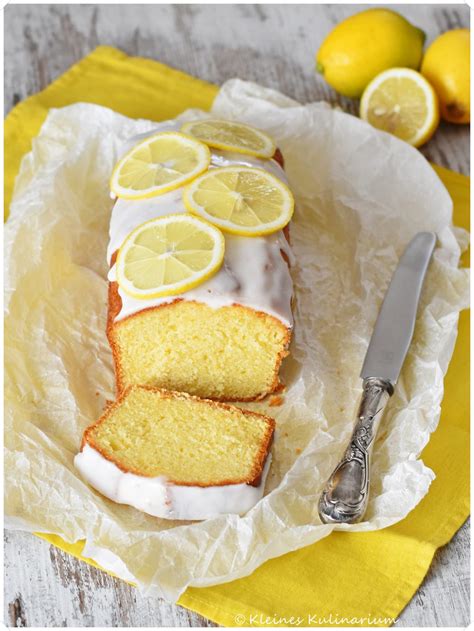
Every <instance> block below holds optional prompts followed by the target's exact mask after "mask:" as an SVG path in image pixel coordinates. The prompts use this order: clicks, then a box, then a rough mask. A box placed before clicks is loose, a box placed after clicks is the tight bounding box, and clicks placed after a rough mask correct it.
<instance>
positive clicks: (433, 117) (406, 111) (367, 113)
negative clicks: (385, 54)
mask: <svg viewBox="0 0 474 631" xmlns="http://www.w3.org/2000/svg"><path fill="white" fill-rule="evenodd" d="M360 117H361V118H362V119H364V120H365V121H367V122H369V123H370V124H371V125H373V126H374V127H377V128H378V129H383V130H384V131H388V132H389V133H391V134H393V135H394V136H398V138H401V139H402V140H405V141H406V142H408V143H409V144H410V145H413V146H414V147H419V146H420V145H422V144H424V143H425V142H427V141H428V140H429V139H430V138H431V136H432V135H433V134H434V132H435V131H436V128H437V127H438V124H439V107H438V99H437V96H436V94H435V91H434V90H433V88H432V87H431V85H430V84H429V83H428V81H427V80H426V79H425V78H424V77H423V76H422V75H421V74H420V73H419V72H416V71H415V70H410V69H409V68H390V69H389V70H385V71H384V72H381V73H380V74H379V75H378V76H377V77H375V79H373V80H372V81H371V82H370V83H369V85H368V86H367V88H366V89H365V92H364V94H363V95H362V99H361V102H360Z"/></svg>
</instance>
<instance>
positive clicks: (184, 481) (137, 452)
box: [74, 386, 275, 520]
mask: <svg viewBox="0 0 474 631" xmlns="http://www.w3.org/2000/svg"><path fill="white" fill-rule="evenodd" d="M274 427H275V422H274V420H273V419H271V418H270V417H267V416H264V415H262V414H257V413H256V412H251V411H248V410H241V409H240V408H237V407H235V406H230V405H226V404H223V403H217V402H215V401H209V400H203V399H199V398H197V397H193V396H190V395H187V394H184V393H177V392H169V391H166V390H160V389H154V388H147V387H142V386H132V387H131V388H128V389H127V390H126V391H124V392H123V394H122V395H121V396H120V398H119V399H118V400H117V401H116V402H115V403H113V404H112V405H111V406H110V407H109V408H107V410H106V411H105V413H104V415H103V416H102V417H101V418H100V419H99V420H98V421H97V422H96V423H95V424H93V425H91V426H90V427H88V428H87V429H86V430H85V432H84V436H83V440H82V446H81V451H80V453H79V454H77V455H76V457H75V460H74V464H75V466H76V468H77V469H78V470H79V472H80V473H81V475H82V476H83V478H84V479H85V480H87V482H89V484H90V485H91V486H93V487H94V488H95V489H97V490H98V491H99V492H100V493H102V494H103V495H105V496H106V497H108V498H110V499H111V500H113V501H115V502H118V503H120V504H128V505H130V506H133V507H135V508H137V509H138V510H141V511H143V512H145V513H148V514H150V515H153V516H155V517H162V518H165V519H189V520H193V519H208V518H211V517H215V516H217V515H221V514H226V513H237V514H243V513H245V512H247V511H248V510H249V509H250V508H252V506H254V505H255V504H256V503H257V502H258V501H259V500H260V498H261V497H262V495H263V490H264V485H265V477H266V475H267V473H268V469H269V467H270V459H271V456H270V454H269V450H270V446H271V442H272V437H273V432H274Z"/></svg>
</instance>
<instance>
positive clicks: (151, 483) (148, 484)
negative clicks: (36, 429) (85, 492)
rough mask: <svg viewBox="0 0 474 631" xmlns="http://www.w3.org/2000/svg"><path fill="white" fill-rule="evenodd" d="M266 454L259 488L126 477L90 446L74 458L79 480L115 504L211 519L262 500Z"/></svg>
mask: <svg viewBox="0 0 474 631" xmlns="http://www.w3.org/2000/svg"><path fill="white" fill-rule="evenodd" d="M270 462H271V455H270V454H269V455H268V457H267V460H266V462H265V466H264V468H263V471H262V477H261V481H260V484H259V485H258V486H251V485H249V484H227V485H223V486H207V487H200V486H182V485H176V484H170V483H169V482H168V481H167V480H166V478H165V477H163V476H159V477H153V478H149V477H145V476H141V475H136V474H134V473H125V472H124V471H122V470H121V469H119V467H117V466H116V465H115V464H114V463H113V462H111V461H110V460H107V459H106V458H104V456H102V454H100V453H99V452H98V451H97V450H96V449H94V448H93V447H91V446H90V445H88V444H86V445H84V448H83V450H82V451H81V452H80V453H78V454H77V455H76V457H75V458H74V466H75V467H76V469H78V471H79V472H80V474H81V475H82V477H83V478H84V479H85V480H87V482H88V483H89V484H90V485H91V486H93V487H94V488H95V489H97V490H98V491H100V493H102V495H105V496H106V497H108V498H109V499H111V500H113V501H114V502H117V503H118V504H128V505H129V506H133V507H134V508H137V509H138V510H141V511H143V512H145V513H148V514H149V515H153V516H154V517H162V518H164V519H189V520H191V519H210V518H212V517H217V516H218V515H224V514H228V513H236V514H238V515H242V514H243V513H246V512H247V511H248V510H250V509H251V508H252V507H253V506H255V504H256V503H257V502H258V501H259V500H260V499H261V498H262V496H263V491H264V488H265V479H266V477H267V474H268V471H269V469H270Z"/></svg>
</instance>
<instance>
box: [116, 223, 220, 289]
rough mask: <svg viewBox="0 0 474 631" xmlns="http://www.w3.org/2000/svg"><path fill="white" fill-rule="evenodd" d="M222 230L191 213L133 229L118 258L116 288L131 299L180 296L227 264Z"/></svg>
mask: <svg viewBox="0 0 474 631" xmlns="http://www.w3.org/2000/svg"><path fill="white" fill-rule="evenodd" d="M224 249H225V239H224V236H223V234H222V232H221V231H220V230H218V229H217V228H215V227H214V226H212V225H210V224H209V223H207V222H206V221H203V220H202V219H200V218H198V217H194V216H193V215H188V214H187V213H181V214H176V215H166V216H164V217H158V218H156V219H152V220H151V221H146V222H145V223H143V224H141V225H140V226H138V228H135V230H133V231H132V232H131V233H130V234H129V235H128V237H127V238H126V239H125V241H124V243H123V244H122V246H121V248H120V249H119V253H118V256H117V282H118V284H119V285H120V287H121V288H122V289H123V290H124V291H125V292H126V293H127V294H128V295H129V296H132V297H133V298H139V299H149V298H159V297H161V296H172V295H177V294H181V293H183V292H185V291H188V290H189V289H192V288H193V287H196V286H197V285H199V284H201V283H203V282H204V281H205V280H207V279H208V278H210V277H211V276H212V275H213V274H215V273H216V272H217V270H218V269H219V267H220V266H221V264H222V260H223V258H224Z"/></svg>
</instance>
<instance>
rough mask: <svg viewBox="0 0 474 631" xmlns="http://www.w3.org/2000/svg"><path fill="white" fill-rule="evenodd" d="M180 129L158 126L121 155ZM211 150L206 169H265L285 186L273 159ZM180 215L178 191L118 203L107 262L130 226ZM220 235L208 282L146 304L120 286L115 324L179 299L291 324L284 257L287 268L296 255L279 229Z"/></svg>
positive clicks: (174, 125)
mask: <svg viewBox="0 0 474 631" xmlns="http://www.w3.org/2000/svg"><path fill="white" fill-rule="evenodd" d="M179 127H180V125H179V123H178V122H176V121H169V122H166V123H162V124H161V125H160V126H159V127H158V128H157V129H156V130H154V131H153V132H150V133H148V134H142V135H141V136H137V137H135V138H133V139H131V140H130V142H129V143H127V144H126V145H125V146H124V147H123V151H122V153H123V152H125V151H127V150H128V149H130V148H131V147H132V146H133V145H134V144H136V142H138V141H139V140H141V139H142V138H145V137H146V136H149V135H151V134H152V133H156V132H157V131H171V130H177V129H179ZM211 151H212V158H211V167H210V168H215V167H219V166H231V165H244V166H255V167H260V168H263V169H265V170H266V171H269V172H270V173H272V174H273V175H275V176H276V177H278V178H279V179H281V180H282V181H284V182H285V183H287V180H286V176H285V172H284V171H283V169H282V168H281V167H280V165H279V164H278V163H277V162H276V161H275V160H260V159H258V158H254V157H252V156H246V155H244V154H239V153H231V152H227V151H217V150H211ZM184 212H187V211H186V208H185V206H184V204H183V201H182V188H179V189H176V190H174V191H171V192H169V193H165V194H164V195H159V196H156V197H153V198H151V199H143V200H125V199H117V201H116V203H115V205H114V208H113V210H112V216H111V220H110V230H109V235H110V241H109V246H108V248H107V260H108V261H109V264H110V262H111V259H112V256H113V254H114V252H116V251H117V250H118V249H119V247H120V246H121V245H122V243H123V241H124V239H125V238H126V237H127V235H128V234H129V233H130V232H131V231H132V230H133V229H134V228H136V227H137V226H139V225H140V224H142V223H143V222H145V221H148V220H150V219H154V218H155V217H160V216H163V215H169V214H172V213H184ZM224 236H225V257H224V263H223V265H222V267H221V269H220V270H219V271H218V272H217V273H216V274H215V275H214V276H213V277H212V278H210V279H209V280H208V281H206V282H204V283H202V284H201V285H199V286H198V287H195V288H194V289H192V290H190V291H187V292H185V293H184V294H180V295H177V296H166V297H163V298H152V299H149V300H138V299H136V298H132V297H131V296H128V295H127V294H126V293H125V292H124V291H123V290H122V289H121V288H120V287H119V294H120V297H121V299H122V308H121V310H120V312H119V314H118V315H117V317H116V318H115V321H118V320H122V319H123V318H126V317H127V316H130V315H133V314H134V313H137V312H138V311H141V310H142V309H146V308H149V307H156V306H159V305H162V304H166V303H170V302H173V301H174V300H176V299H179V298H182V299H185V300H194V301H196V302H202V303H205V304H207V305H209V306H211V307H214V308H219V307H224V306H229V305H232V304H235V303H237V304H241V305H243V306H246V307H251V308H253V309H256V310H257V311H263V312H265V313H268V314H270V315H272V316H274V317H276V318H278V319H279V320H280V321H282V322H283V323H284V324H286V325H287V326H288V327H291V326H292V325H293V316H292V310H291V298H292V294H293V284H292V280H291V276H290V272H289V269H288V265H287V263H286V261H285V259H284V258H283V256H282V253H284V255H285V256H286V258H287V260H288V261H289V262H290V264H292V263H293V260H294V257H293V254H292V252H291V248H290V246H289V244H288V241H287V239H286V237H285V235H284V234H283V232H282V231H281V230H280V231H278V232H275V233H273V234H270V235H267V236H264V237H239V236H234V235H229V234H225V235H224ZM108 278H109V280H110V281H114V280H116V276H115V265H113V266H112V268H111V269H110V272H109V276H108Z"/></svg>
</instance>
